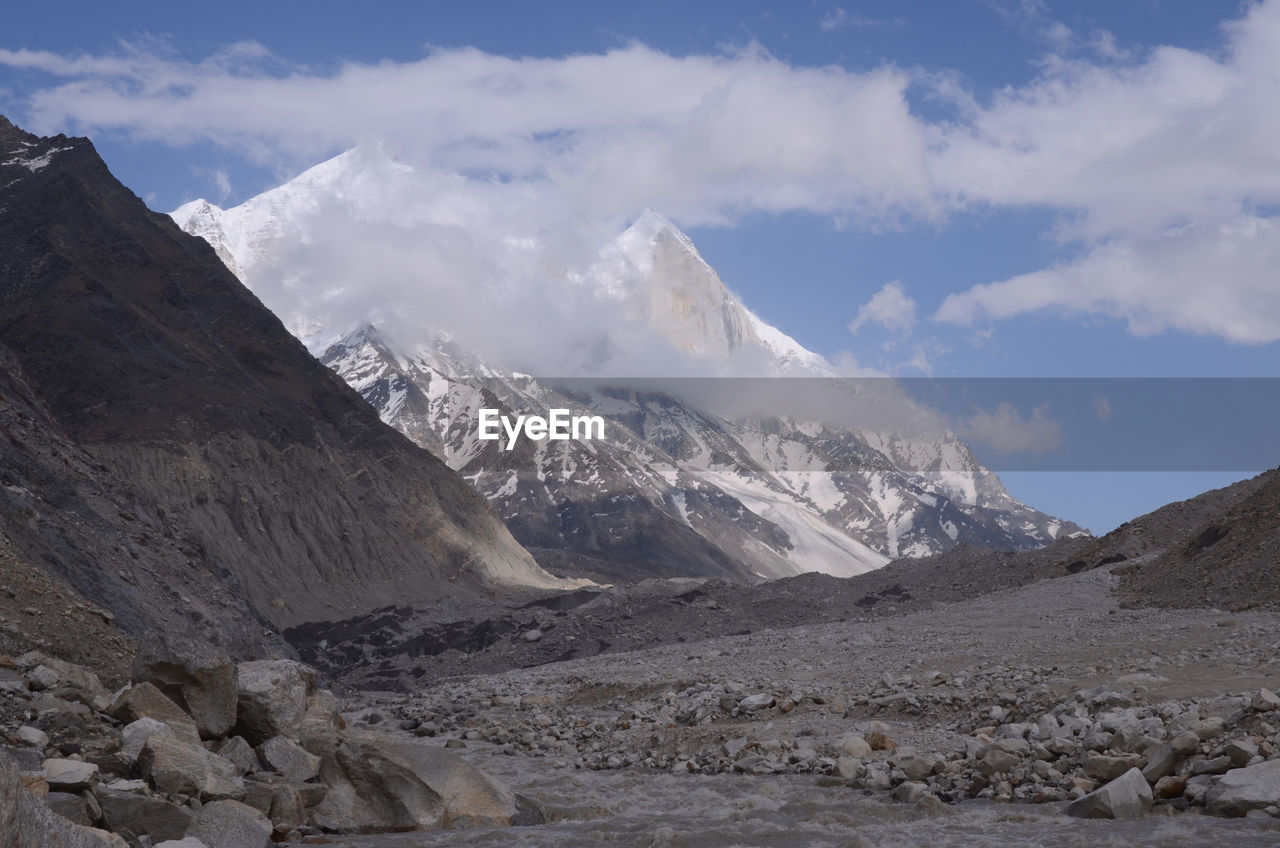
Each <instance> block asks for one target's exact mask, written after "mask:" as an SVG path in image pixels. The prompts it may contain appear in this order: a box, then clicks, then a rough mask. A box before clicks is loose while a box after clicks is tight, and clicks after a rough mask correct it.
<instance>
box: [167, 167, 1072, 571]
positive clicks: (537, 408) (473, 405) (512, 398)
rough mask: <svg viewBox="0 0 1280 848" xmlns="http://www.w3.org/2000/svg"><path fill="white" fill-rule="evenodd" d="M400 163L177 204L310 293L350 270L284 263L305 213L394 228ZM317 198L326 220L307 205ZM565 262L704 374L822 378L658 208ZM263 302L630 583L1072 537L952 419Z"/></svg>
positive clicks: (234, 249)
mask: <svg viewBox="0 0 1280 848" xmlns="http://www.w3.org/2000/svg"><path fill="white" fill-rule="evenodd" d="M411 172H412V168H411V167H410V166H408V165H405V164H403V163H398V162H391V161H382V160H380V159H378V157H376V156H373V155H372V154H370V153H369V152H368V151H351V152H349V153H346V154H343V155H342V156H339V157H337V158H335V159H333V160H331V161H329V162H326V163H323V164H322V165H319V166H316V167H315V168H313V169H311V170H309V171H307V172H306V173H304V174H303V175H301V176H299V177H298V178H297V179H295V180H293V181H291V182H290V183H287V184H286V185H284V186H281V187H279V188H277V189H273V190H272V191H269V192H266V193H264V194H262V195H259V196H258V197H255V198H253V199H251V200H249V201H246V202H245V203H244V204H241V205H240V206H237V207H234V208H232V209H227V210H223V209H219V208H218V207H216V206H214V205H212V204H210V203H208V202H206V201H195V202H192V203H189V204H187V205H185V206H183V207H181V208H180V209H178V210H176V211H175V212H174V213H173V215H174V218H175V220H176V221H177V222H178V223H179V224H180V225H182V226H183V227H184V228H185V229H186V230H187V231H188V232H191V233H193V234H196V235H199V236H201V237H202V238H204V239H206V240H207V241H208V242H209V243H210V245H212V246H213V247H214V248H215V249H216V250H217V252H218V255H219V256H220V257H221V258H222V259H223V261H224V262H225V263H226V264H227V266H228V267H229V268H230V269H232V270H233V271H235V272H236V273H237V274H238V275H240V277H241V279H243V280H244V281H245V282H246V284H248V285H249V286H250V287H251V288H255V289H261V290H263V291H266V292H271V293H273V294H274V293H279V292H280V291H281V290H282V287H281V285H280V283H281V281H282V280H285V279H287V283H285V284H284V288H286V289H288V290H289V291H293V292H296V291H299V290H306V291H310V292H319V291H323V290H325V289H326V288H328V287H335V286H336V287H339V288H341V287H343V286H347V285H349V284H350V281H349V280H345V279H343V280H339V279H328V278H324V279H321V278H320V276H322V275H323V273H327V272H316V271H315V270H314V264H308V265H305V266H304V265H300V264H295V263H291V261H290V259H289V257H291V256H297V255H298V254H297V251H305V250H307V249H308V245H312V246H314V244H315V243H316V241H317V239H318V238H319V237H318V236H317V235H316V234H315V232H316V228H317V227H320V226H321V224H320V223H318V222H319V221H320V220H322V219H324V220H327V219H328V218H330V217H332V216H333V214H334V213H333V208H335V207H336V208H342V209H346V210H347V213H348V214H350V215H352V216H354V217H356V218H358V219H359V220H360V221H361V224H362V226H369V227H376V226H379V225H381V226H385V227H387V228H395V227H403V226H405V221H406V220H408V221H412V220H413V215H414V213H413V211H412V209H411V208H406V207H405V206H404V198H403V197H401V196H400V194H402V193H403V192H400V191H399V189H400V188H401V187H402V186H401V183H403V182H404V178H405V177H406V176H407V175H408V174H410V173H411ZM380 198H381V200H380ZM392 198H396V201H395V202H393V201H392ZM322 208H323V209H326V210H328V211H327V212H326V213H324V215H321V213H319V212H317V211H316V210H318V209H322ZM379 216H382V217H379ZM282 275H283V276H282ZM561 276H562V277H563V278H564V280H567V281H568V282H566V285H568V286H569V287H570V288H575V290H576V288H580V287H582V286H586V287H587V288H588V289H589V290H590V291H591V292H593V293H594V295H593V296H594V297H595V298H596V299H597V300H598V301H600V302H601V303H604V304H607V305H608V308H607V309H604V310H602V313H601V314H608V315H611V316H624V318H623V320H625V321H626V322H627V327H628V328H629V329H628V332H629V333H633V334H644V333H647V334H651V335H652V336H653V337H654V338H655V339H657V340H658V341H659V343H660V344H662V345H665V346H667V347H668V348H669V349H672V350H674V351H678V352H679V353H680V355H681V356H684V357H687V359H688V361H689V362H691V363H696V364H697V366H698V367H699V368H701V369H702V370H703V373H713V374H714V373H735V374H743V373H746V374H755V375H768V376H769V377H782V376H790V377H799V378H805V377H808V378H811V379H810V381H809V382H810V383H811V384H813V385H814V386H817V384H819V383H822V382H823V379H819V378H825V379H830V378H831V377H832V376H833V374H832V372H831V371H830V370H829V366H828V365H827V363H826V362H825V361H824V360H823V359H822V357H820V356H818V355H817V354H815V353H813V352H811V351H808V350H806V349H805V348H804V347H803V346H802V345H800V344H798V343H797V342H796V341H795V340H794V339H791V338H790V337H788V336H786V335H785V334H784V333H782V332H780V331H778V330H777V329H776V328H773V327H771V326H769V325H768V324H766V323H765V322H764V321H762V320H761V319H760V318H759V317H758V316H756V315H754V314H753V313H752V312H751V311H750V310H748V309H747V308H746V307H745V306H743V305H742V303H741V302H740V301H739V300H738V299H737V298H736V297H735V296H734V295H733V294H732V292H730V291H729V289H728V288H727V287H726V286H725V284H724V283H723V281H721V279H720V277H719V275H718V274H716V272H715V270H714V269H712V268H711V266H710V265H708V264H707V262H706V261H705V260H704V259H703V258H702V256H701V255H699V253H698V251H697V248H696V247H695V246H694V244H693V242H692V241H691V240H690V239H689V238H688V236H686V235H685V234H684V233H682V232H680V230H679V229H678V228H676V227H675V226H674V225H673V224H672V223H671V222H670V221H668V220H667V219H666V218H664V217H663V216H662V215H660V214H658V213H657V212H654V211H652V210H649V211H646V212H645V213H644V214H642V215H641V216H640V217H639V218H638V219H637V220H636V221H635V222H634V224H633V225H632V226H631V227H629V228H628V229H627V230H626V231H625V232H623V233H622V234H621V235H619V236H618V237H617V238H616V239H614V240H613V241H612V242H610V243H609V244H607V245H605V247H604V248H603V249H601V250H600V251H599V254H598V256H597V257H596V258H595V260H594V261H593V262H592V264H591V265H590V266H589V267H587V268H585V269H582V270H580V271H572V270H565V271H563V272H562V274H561ZM304 300H306V298H304ZM312 300H313V301H314V300H316V299H315V298H312ZM268 305H271V306H273V308H276V309H278V310H279V311H280V312H281V313H282V314H288V315H290V316H291V321H292V323H291V326H292V328H293V329H294V331H295V332H297V333H299V334H301V335H304V336H307V337H308V338H310V339H312V340H313V341H314V340H316V339H325V338H332V337H333V334H334V331H335V330H342V331H346V330H348V329H350V332H346V333H345V335H343V336H342V337H341V338H340V339H339V340H338V341H337V342H336V343H333V344H331V345H327V346H326V347H324V349H323V350H322V351H321V350H319V349H318V350H317V353H320V354H322V360H323V361H324V362H325V363H326V364H328V365H330V366H331V367H332V368H333V369H334V370H335V371H337V372H338V373H339V374H340V375H341V376H342V377H343V378H344V379H346V380H347V382H348V383H350V384H351V385H352V386H353V387H355V388H356V389H358V390H359V391H360V393H361V394H362V395H363V396H364V397H365V398H366V400H368V401H369V402H370V403H371V404H373V406H374V407H375V408H377V409H378V411H379V413H380V414H381V416H382V418H383V420H384V421H386V422H388V423H390V424H392V425H394V426H395V427H396V428H397V429H399V430H400V431H401V432H403V433H405V434H406V435H407V436H409V438H411V439H413V440H414V441H415V442H417V443H418V444H420V445H422V446H423V447H426V448H427V449H428V450H431V451H432V452H434V453H435V454H436V455H437V456H439V457H441V458H442V459H444V460H445V461H446V462H447V463H448V464H449V465H450V466H451V467H452V468H454V469H456V470H458V471H459V472H460V473H461V474H462V475H463V476H464V477H465V478H466V479H467V480H468V481H469V482H471V484H472V485H473V486H474V487H475V488H476V489H477V490H478V491H480V492H481V493H482V494H484V495H485V496H486V497H487V498H488V499H489V500H490V501H491V502H492V503H493V504H494V506H495V507H496V508H497V510H498V512H499V514H501V515H502V516H503V518H504V519H505V520H506V522H507V524H508V526H509V527H510V528H511V530H512V533H513V534H514V535H515V536H516V538H517V539H519V540H520V541H521V542H522V543H523V544H525V545H526V546H527V547H529V548H530V549H531V550H532V551H533V552H534V553H535V555H536V556H537V557H538V560H539V562H540V563H542V564H543V565H544V566H545V567H547V568H548V569H551V570H552V571H554V572H556V573H561V574H571V575H586V576H591V577H593V578H596V579H605V580H609V581H623V582H625V581H633V580H636V579H643V578H647V577H662V576H706V577H730V578H735V579H746V580H754V579H758V578H761V577H769V578H772V577H780V576H787V575H793V574H797V573H802V572H807V571H820V572H824V573H828V574H833V575H839V576H848V575H851V574H856V573H861V572H864V571H868V570H870V569H874V568H876V567H879V566H881V565H883V564H884V563H886V562H888V561H889V560H891V559H893V558H896V557H899V556H922V555H928V554H931V553H937V552H940V551H943V550H946V549H948V548H950V547H952V546H954V545H956V544H961V543H964V544H973V545H982V546H987V547H992V548H1009V549H1023V548H1030V547H1036V546H1040V545H1044V544H1047V543H1048V542H1050V541H1052V540H1053V539H1054V538H1056V537H1057V536H1058V535H1070V534H1072V533H1077V532H1080V528H1078V527H1076V526H1075V525H1073V524H1070V523H1069V522H1063V521H1061V520H1058V519H1055V518H1052V517H1051V516H1047V515H1045V514H1043V513H1040V512H1038V511H1036V510H1034V509H1031V508H1030V507H1027V506H1026V505H1024V504H1021V503H1019V502H1018V501H1016V500H1015V499H1013V498H1012V497H1010V496H1009V495H1008V493H1007V492H1005V490H1004V488H1003V486H1002V485H1001V484H1000V482H999V480H998V479H997V478H996V476H995V475H994V474H992V473H991V472H990V471H988V470H986V469H984V468H982V467H981V466H980V465H979V464H978V463H977V462H976V461H975V460H974V458H973V456H972V454H971V453H970V451H969V449H968V448H967V446H965V445H964V444H963V443H962V442H960V441H959V440H958V439H957V438H956V437H955V436H954V435H952V434H950V433H949V432H946V431H945V429H944V430H942V431H939V432H936V433H932V434H929V435H926V436H924V437H920V436H919V435H916V436H914V437H910V438H908V437H906V436H905V435H904V432H902V431H900V430H896V429H894V428H892V427H888V426H883V427H880V428H879V429H858V428H854V427H850V426H841V425H839V424H831V423H829V422H822V421H816V420H811V419H808V418H805V417H803V416H793V415H788V414H787V410H786V409H785V407H783V408H779V407H778V405H777V404H771V400H772V398H771V394H772V391H771V389H770V388H769V387H768V386H767V385H766V384H767V383H768V382H769V381H768V380H764V381H758V382H755V383H752V382H751V381H743V382H741V383H734V382H733V380H732V379H729V380H726V381H725V382H724V383H722V384H721V385H719V386H718V387H716V389H715V391H716V393H719V394H725V393H726V392H729V393H736V394H738V395H740V396H743V397H740V398H739V399H751V398H754V400H755V402H756V404H757V406H759V407H760V408H762V409H764V410H767V411H766V412H764V413H757V414H754V415H739V416H733V415H723V414H716V413H715V411H714V410H712V409H710V408H708V407H707V406H706V405H705V404H703V403H701V402H700V401H699V400H696V399H695V398H697V396H699V395H700V394H703V393H704V392H703V388H705V387H702V386H693V387H690V388H689V390H688V391H687V392H685V393H683V394H681V393H679V392H672V391H667V390H664V389H663V387H661V386H650V387H647V388H636V387H635V386H634V385H629V384H628V383H627V382H626V381H615V382H613V383H612V384H605V385H604V386H603V388H604V390H603V391H596V390H595V389H594V388H588V387H584V386H582V385H575V386H571V387H570V388H568V389H566V388H565V387H564V386H563V385H561V384H558V382H557V381H547V380H537V379H532V378H530V377H528V376H525V375H523V374H521V373H520V372H519V371H515V370H512V369H511V368H500V367H498V366H497V365H495V364H494V363H493V362H492V361H490V360H489V357H488V355H487V354H486V352H485V351H482V350H476V349H472V348H470V347H467V346H466V345H464V344H462V343H460V342H456V341H453V340H449V339H445V338H443V337H440V336H436V337H435V338H433V339H432V340H429V341H427V342H426V343H422V342H412V341H411V340H406V339H404V338H394V337H391V336H390V335H388V330H387V329H386V328H374V327H372V326H369V325H367V324H364V325H359V326H356V327H355V328H354V329H351V328H349V327H338V326H335V322H340V321H343V320H351V321H357V320H359V318H360V316H346V317H343V316H334V315H332V314H327V313H321V312H316V313H315V314H312V315H303V314H297V312H296V310H297V309H298V308H299V306H298V304H297V303H292V302H291V303H287V304H286V303H285V302H284V301H283V300H282V301H281V302H280V303H278V304H271V303H269V304H268ZM387 307H388V308H394V304H388V305H387ZM446 317H447V316H446ZM431 318H432V319H433V320H434V321H437V322H439V321H440V320H441V316H440V315H438V314H437V315H432V316H431ZM403 324H404V321H403V320H402V321H400V322H399V325H400V326H401V327H402V328H403ZM570 329H571V328H570ZM402 331H403V329H402ZM516 365H519V363H516ZM832 382H837V381H834V380H833V381H832ZM818 390H819V389H816V388H815V389H814V391H818ZM495 406H497V407H501V408H502V409H503V410H504V411H506V412H509V413H511V414H513V415H514V414H516V413H526V414H535V413H536V414H543V415H545V414H546V412H547V410H548V409H551V408H570V409H574V410H575V411H579V412H586V413H589V414H601V415H603V416H605V418H606V420H607V421H608V422H609V426H608V427H607V428H606V434H607V438H605V439H603V440H597V441H594V442H591V443H586V442H576V441H570V442H559V443H551V442H541V443H538V444H536V445H534V444H529V443H526V444H524V445H522V446H520V447H518V448H517V449H516V450H513V451H506V450H504V449H503V447H501V446H499V445H498V444H497V443H494V442H487V443H485V442H480V441H479V440H478V439H477V438H476V431H477V426H478V421H477V418H476V416H477V412H478V410H479V409H480V408H482V407H495ZM903 423H904V425H914V424H915V423H916V422H912V421H908V422H903ZM908 429H910V427H909V426H904V427H903V430H908Z"/></svg>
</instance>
